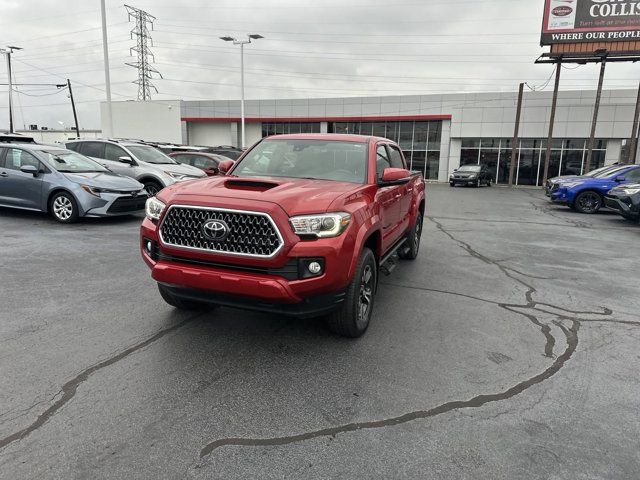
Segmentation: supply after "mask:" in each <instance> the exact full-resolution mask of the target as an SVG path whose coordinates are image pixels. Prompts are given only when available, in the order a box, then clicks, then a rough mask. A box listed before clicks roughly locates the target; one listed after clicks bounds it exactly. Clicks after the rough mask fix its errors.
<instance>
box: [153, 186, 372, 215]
mask: <svg viewBox="0 0 640 480" xmlns="http://www.w3.org/2000/svg"><path fill="white" fill-rule="evenodd" d="M363 187H365V185H361V184H355V183H347V182H335V181H327V180H306V179H292V178H275V177H261V178H253V177H211V178H209V179H207V180H198V181H191V182H187V183H184V184H176V185H172V186H171V187H169V188H167V189H165V191H169V192H170V193H171V194H172V196H176V197H179V198H173V199H172V203H179V202H188V201H189V197H196V196H199V197H220V198H234V199H239V200H251V201H262V202H270V203H274V204H277V205H279V206H280V207H281V208H282V209H283V210H284V211H285V212H286V213H287V214H288V215H289V216H293V215H306V214H312V213H323V212H326V211H327V209H328V208H329V206H330V205H331V204H332V203H333V202H335V200H336V199H338V198H340V197H342V196H346V195H349V194H351V193H355V192H357V191H358V190H360V189H362V188H363ZM212 201H213V202H214V200H213V198H212ZM212 206H215V202H214V203H213V205H212Z"/></svg>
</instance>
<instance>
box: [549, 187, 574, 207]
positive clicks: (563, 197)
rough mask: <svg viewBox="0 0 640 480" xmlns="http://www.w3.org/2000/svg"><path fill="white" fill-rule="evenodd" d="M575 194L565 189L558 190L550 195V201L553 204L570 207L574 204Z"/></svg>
mask: <svg viewBox="0 0 640 480" xmlns="http://www.w3.org/2000/svg"><path fill="white" fill-rule="evenodd" d="M573 197H574V195H573V193H572V192H571V191H570V190H569V189H568V188H565V187H560V188H556V189H555V190H553V191H552V192H551V193H550V194H549V199H550V200H551V201H552V202H553V203H559V204H561V205H568V204H570V203H572V202H573Z"/></svg>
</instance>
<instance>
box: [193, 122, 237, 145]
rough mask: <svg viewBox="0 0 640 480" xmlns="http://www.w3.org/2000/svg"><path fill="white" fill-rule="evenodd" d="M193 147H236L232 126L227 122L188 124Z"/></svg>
mask: <svg viewBox="0 0 640 480" xmlns="http://www.w3.org/2000/svg"><path fill="white" fill-rule="evenodd" d="M187 128H188V129H189V143H190V144H191V145H206V146H210V147H216V146H218V145H234V144H235V143H236V142H235V141H233V138H232V136H231V133H232V132H231V125H230V124H229V123H226V122H191V123H189V124H188V127H187Z"/></svg>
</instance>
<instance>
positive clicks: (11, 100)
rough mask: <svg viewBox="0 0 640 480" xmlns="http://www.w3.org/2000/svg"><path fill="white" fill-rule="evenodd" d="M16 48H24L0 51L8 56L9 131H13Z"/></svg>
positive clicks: (9, 48)
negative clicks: (13, 55) (14, 56)
mask: <svg viewBox="0 0 640 480" xmlns="http://www.w3.org/2000/svg"><path fill="white" fill-rule="evenodd" d="M14 50H22V48H20V47H7V48H0V53H4V55H5V56H6V57H7V76H8V77H9V80H8V86H9V133H13V72H12V71H11V54H12V53H13V52H14Z"/></svg>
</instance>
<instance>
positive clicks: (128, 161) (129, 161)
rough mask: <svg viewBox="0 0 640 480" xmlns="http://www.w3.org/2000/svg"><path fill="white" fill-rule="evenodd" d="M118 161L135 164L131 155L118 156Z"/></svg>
mask: <svg viewBox="0 0 640 480" xmlns="http://www.w3.org/2000/svg"><path fill="white" fill-rule="evenodd" d="M118 161H119V162H120V163H126V164H127V165H131V166H133V165H135V163H134V161H133V158H131V157H118Z"/></svg>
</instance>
